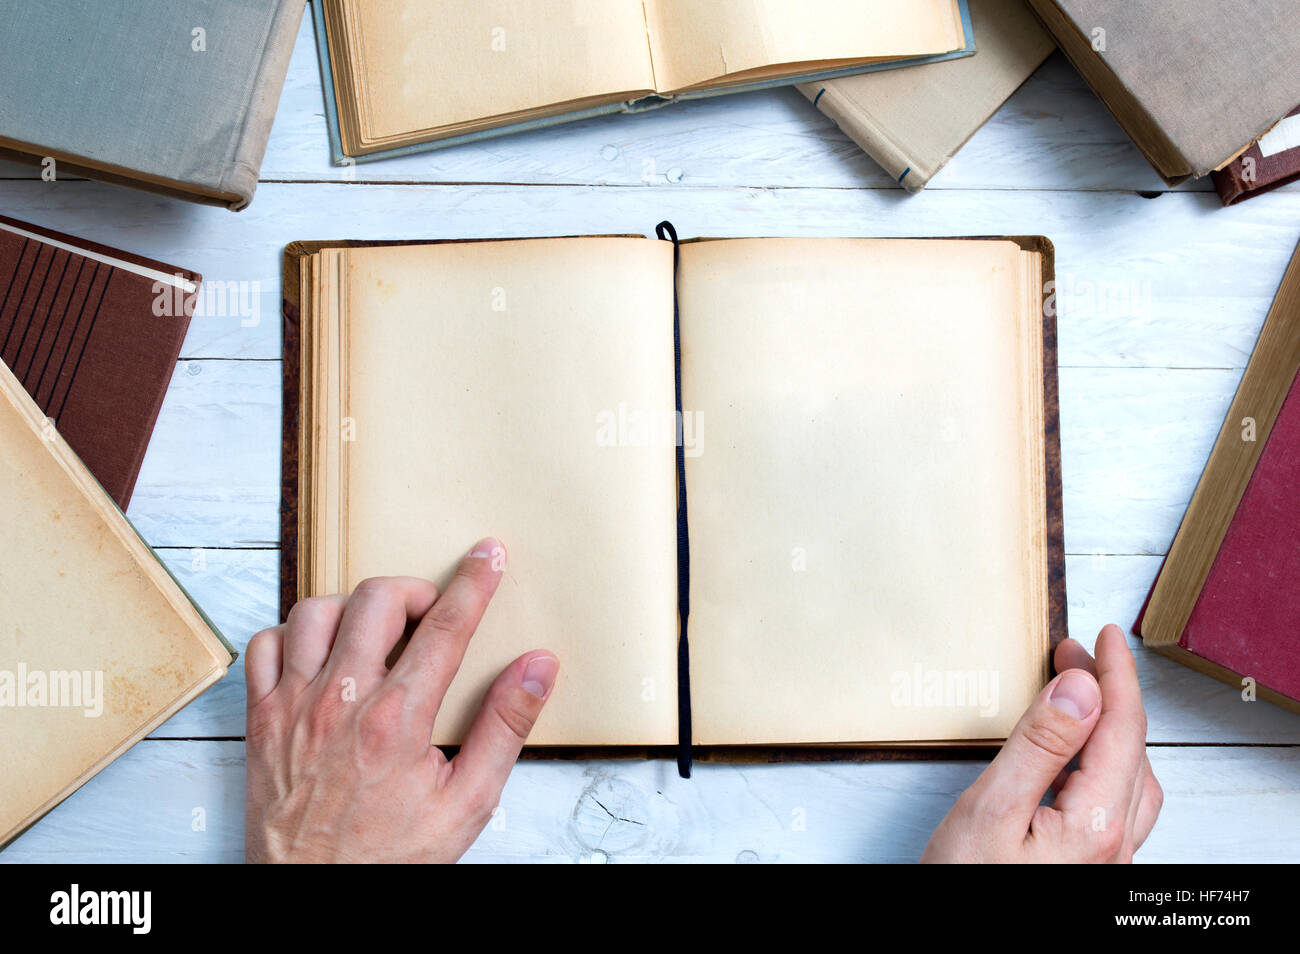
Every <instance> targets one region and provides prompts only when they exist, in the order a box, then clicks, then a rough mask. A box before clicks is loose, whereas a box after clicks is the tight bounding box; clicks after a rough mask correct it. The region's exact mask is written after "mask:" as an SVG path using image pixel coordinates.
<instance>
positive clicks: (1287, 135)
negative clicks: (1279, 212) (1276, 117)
mask: <svg viewBox="0 0 1300 954" xmlns="http://www.w3.org/2000/svg"><path fill="white" fill-rule="evenodd" d="M1297 179H1300V106H1297V107H1296V108H1295V109H1293V110H1291V112H1290V114H1288V115H1287V117H1286V118H1285V119H1283V120H1282V121H1281V122H1280V123H1278V124H1277V125H1276V126H1274V127H1273V128H1272V129H1270V130H1269V131H1268V132H1266V133H1265V134H1264V135H1262V136H1260V137H1259V139H1258V140H1257V141H1256V142H1254V143H1252V144H1251V147H1250V148H1249V149H1247V150H1246V151H1245V152H1243V153H1242V154H1241V155H1240V156H1238V157H1237V158H1236V159H1234V160H1232V162H1230V163H1228V164H1227V165H1226V166H1224V167H1223V168H1222V169H1220V170H1218V171H1217V172H1215V173H1214V188H1215V189H1217V190H1218V192H1219V198H1220V199H1222V200H1223V204H1224V205H1236V204H1237V203H1238V202H1244V201H1245V200H1246V199H1252V198H1254V197H1255V196H1257V195H1262V194H1263V193H1265V192H1269V191H1271V190H1273V189H1276V188H1279V187H1280V186H1284V185H1286V184H1287V183H1288V182H1295V181H1296V180H1297Z"/></svg>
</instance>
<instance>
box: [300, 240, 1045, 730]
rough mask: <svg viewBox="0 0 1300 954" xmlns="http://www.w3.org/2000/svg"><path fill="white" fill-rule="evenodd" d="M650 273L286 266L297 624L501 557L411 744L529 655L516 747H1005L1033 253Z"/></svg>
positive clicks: (660, 251) (1033, 249) (1039, 404)
mask: <svg viewBox="0 0 1300 954" xmlns="http://www.w3.org/2000/svg"><path fill="white" fill-rule="evenodd" d="M661 228H665V227H661ZM675 248H677V246H676V245H675V243H674V242H668V241H658V240H654V239H647V238H644V237H635V236H595V237H572V238H555V239H519V240H506V241H491V240H482V241H468V242H432V243H351V242H311V243H295V244H294V245H291V246H289V247H288V248H287V249H286V253H285V274H284V288H285V317H286V321H285V333H286V339H285V369H286V379H285V405H284V407H285V411H284V422H285V448H284V455H283V460H284V462H285V473H284V478H285V493H284V508H283V527H284V532H283V540H284V544H283V555H284V561H285V562H284V565H283V569H282V583H283V585H284V587H285V591H284V596H283V603H284V606H285V608H286V610H287V607H288V606H289V605H291V604H292V602H293V601H294V600H295V599H297V598H299V597H304V596H310V595H319V594H325V593H332V592H347V591H350V590H351V589H352V588H353V587H354V586H355V585H356V584H357V583H358V582H359V581H360V580H362V579H363V578H366V577H369V576H374V575H390V574H395V573H401V574H417V575H424V576H427V577H429V578H431V579H434V580H437V581H445V580H446V578H447V576H448V574H449V573H450V572H451V571H452V569H453V568H454V567H455V565H456V563H457V561H458V560H459V558H460V557H461V556H463V553H464V550H465V548H466V547H467V546H469V545H471V544H472V543H473V542H474V541H475V540H477V539H479V538H480V537H482V536H484V535H485V534H488V533H491V534H495V535H496V536H498V537H499V538H500V539H502V540H503V541H504V542H505V543H506V545H507V547H508V548H509V553H510V561H509V566H508V568H507V570H506V574H507V575H506V578H505V580H504V581H503V582H502V585H501V587H500V589H499V590H498V593H497V595H496V597H495V599H494V600H493V602H492V605H491V607H490V608H489V610H488V613H487V616H486V618H485V619H484V621H483V623H482V624H481V626H480V627H479V631H478V635H477V636H476V637H475V639H474V641H473V643H472V645H471V647H470V650H469V653H468V655H467V657H466V659H465V662H464V665H463V666H462V667H461V670H460V675H459V677H458V679H457V681H456V683H455V685H454V686H453V688H452V690H451V692H450V694H449V695H448V697H447V700H446V702H445V704H444V706H443V709H442V712H441V714H440V716H439V719H438V722H437V725H436V726H435V728H434V741H435V742H438V743H444V744H451V743H455V742H456V741H458V740H459V739H460V738H461V735H462V733H463V732H464V730H465V727H466V725H467V722H468V720H469V718H470V716H471V714H472V713H473V711H474V710H475V708H476V707H477V705H478V703H479V700H480V698H481V695H482V692H483V691H484V689H485V687H486V686H487V685H488V682H489V680H490V678H491V677H492V675H493V674H494V673H495V672H496V671H497V670H498V669H499V668H500V666H501V665H502V664H503V663H504V662H506V661H508V660H510V659H512V658H514V657H515V656H516V655H517V654H518V653H520V652H522V651H523V650H524V649H526V648H528V647H534V646H538V647H548V648H550V649H551V650H553V651H555V652H557V653H558V654H559V656H560V657H561V659H562V660H563V665H562V670H561V675H560V684H559V687H558V689H557V690H556V692H555V694H554V695H553V697H552V698H551V701H550V702H549V703H548V705H547V709H546V712H545V713H544V714H543V716H542V718H541V721H540V722H539V723H538V725H537V727H536V729H535V731H534V734H533V735H532V737H531V743H532V745H534V746H540V747H552V746H558V747H573V746H581V747H591V746H597V747H605V746H621V747H629V746H630V747H640V748H644V747H650V748H652V749H653V748H654V747H660V746H673V745H677V744H679V743H685V744H686V745H687V746H689V745H690V744H691V743H694V744H695V745H700V746H705V747H718V746H723V747H733V746H772V745H779V746H785V745H800V746H803V745H809V744H811V745H823V746H842V745H852V746H871V745H885V744H888V745H903V746H920V747H933V746H938V747H942V746H953V745H972V744H987V743H989V742H990V741H991V740H992V741H996V740H998V739H1001V738H1003V737H1004V736H1005V735H1006V733H1007V732H1008V731H1009V729H1010V728H1011V726H1012V725H1013V724H1014V723H1015V721H1016V719H1017V718H1018V717H1019V715H1020V713H1021V711H1022V710H1023V708H1024V706H1025V704H1027V703H1028V702H1029V700H1030V699H1032V698H1033V696H1034V694H1035V693H1036V692H1037V691H1038V690H1039V689H1040V688H1041V686H1042V685H1043V683H1044V680H1045V679H1046V677H1047V675H1048V666H1049V645H1050V644H1051V643H1052V641H1053V640H1055V639H1059V638H1061V637H1062V636H1063V635H1064V630H1065V594H1064V575H1063V555H1062V553H1063V550H1062V543H1061V540H1062V537H1061V520H1060V514H1061V511H1060V470H1059V462H1060V458H1059V449H1058V443H1057V402H1056V352H1055V319H1054V318H1053V317H1052V314H1051V311H1050V309H1045V298H1044V294H1043V292H1044V288H1045V287H1047V286H1046V283H1047V282H1048V281H1050V280H1051V275H1052V268H1051V259H1052V255H1051V246H1050V243H1047V242H1046V240H1043V239H1037V238H1035V239H933V240H926V239H852V238H846V239H797V238H796V239H777V238H771V239H732V240H695V241H688V242H683V243H681V244H680V248H679V253H678V255H677V256H676V257H675V254H674V252H675ZM675 339H676V340H677V341H678V342H679V343H680V356H681V357H680V363H679V364H678V363H677V362H676V361H675V357H674V353H675V352H674V342H675ZM678 380H680V400H679V399H678V398H679V395H678V392H677V382H678ZM679 491H680V492H679ZM679 502H680V503H681V504H682V505H683V506H682V509H681V510H679V509H678V505H679ZM679 543H680V544H681V546H680V547H679ZM679 627H680V629H679ZM679 634H680V637H681V638H680V639H679ZM679 676H689V679H688V680H686V679H681V678H679ZM688 715H689V717H690V718H689V720H687V718H686V716H688ZM801 751H802V750H801Z"/></svg>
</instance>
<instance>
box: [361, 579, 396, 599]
mask: <svg viewBox="0 0 1300 954" xmlns="http://www.w3.org/2000/svg"><path fill="white" fill-rule="evenodd" d="M392 585H393V581H392V579H391V578H389V577H386V576H371V577H367V578H366V579H364V580H362V581H361V582H360V583H358V584H357V586H356V589H354V590H353V591H352V595H353V596H360V597H364V598H370V597H374V596H380V595H382V594H383V593H385V592H386V591H387V590H388V589H389V588H390V587H391V586H392Z"/></svg>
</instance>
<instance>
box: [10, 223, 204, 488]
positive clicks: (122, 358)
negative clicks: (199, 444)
mask: <svg viewBox="0 0 1300 954" xmlns="http://www.w3.org/2000/svg"><path fill="white" fill-rule="evenodd" d="M201 281H202V278H201V277H200V276H199V275H198V274H196V273H194V272H191V271H188V270H186V269H181V268H176V267H175V266H172V265H167V264H164V263H163V262H157V261H154V260H152V259H147V258H144V257H142V256H139V255H132V254H130V253H127V252H122V251H119V250H117V249H113V248H109V247H107V246H104V245H98V244H96V243H94V242H87V241H84V240H82V239H78V238H74V237H73V236H70V235H65V234H62V233H60V232H55V231H52V230H50V229H45V228H41V227H40V226H36V225H31V224H28V223H26V222H20V221H18V220H16V219H10V218H7V217H5V216H0V358H2V359H3V360H4V362H5V364H6V365H8V366H9V369H10V370H11V371H13V373H14V376H15V377H17V378H18V380H19V381H20V382H22V385H23V387H24V388H25V389H26V390H27V393H28V394H30V395H31V396H32V399H33V400H34V401H35V402H36V404H37V406H38V407H39V408H40V409H41V412H42V413H44V414H45V415H46V416H47V417H48V418H49V419H50V421H51V422H52V424H53V427H54V428H55V429H57V430H58V432H59V433H60V434H61V435H62V436H63V438H64V439H65V440H66V441H67V442H68V444H69V445H70V446H71V447H72V449H73V450H74V451H76V453H77V455H78V456H79V457H80V458H81V459H82V461H83V462H84V463H85V465H86V467H87V468H88V469H89V470H90V472H91V473H92V474H93V475H94V477H95V479H96V480H98V481H99V483H100V484H101V485H102V486H103V487H104V489H105V490H106V491H107V492H108V494H109V496H111V497H112V498H113V500H114V501H115V502H116V503H117V505H118V506H119V507H121V508H122V509H123V510H125V509H126V506H127V504H128V503H129V502H130V500H131V492H132V490H133V489H134V488H135V481H136V477H137V476H138V475H139V473H140V464H141V463H142V462H143V460H144V454H145V450H146V449H147V448H148V446H149V438H150V435H151V434H152V433H153V427H154V423H155V422H156V421H157V419H158V411H159V410H160V409H161V408H162V402H163V397H164V395H165V394H166V393H167V385H168V384H169V383H170V382H171V377H172V372H173V371H174V370H175V368H176V360H177V358H178V357H179V355H180V351H181V345H182V343H183V342H184V341H185V333H186V331H187V330H188V328H189V324H190V316H191V315H192V314H193V312H194V306H195V303H196V301H197V296H198V289H199V285H200V283H201Z"/></svg>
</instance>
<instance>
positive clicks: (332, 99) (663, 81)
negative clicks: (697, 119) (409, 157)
mask: <svg viewBox="0 0 1300 954" xmlns="http://www.w3.org/2000/svg"><path fill="white" fill-rule="evenodd" d="M313 6H314V9H315V16H316V28H317V29H316V34H317V41H318V43H319V44H320V46H321V69H322V73H323V79H324V85H325V96H326V116H327V117H328V119H329V123H330V133H331V140H332V143H333V146H334V152H335V156H334V158H335V161H336V162H341V161H343V160H344V159H345V157H354V158H363V157H367V156H370V157H374V158H378V157H380V156H381V155H384V156H387V155H394V154H398V153H401V152H406V151H410V150H411V149H413V148H423V149H428V148H432V147H433V146H434V145H448V144H450V143H453V142H464V141H466V140H470V139H476V138H481V137H482V136H485V135H500V134H501V133H504V132H510V131H515V130H519V129H525V128H531V127H534V126H538V125H549V124H553V123H557V122H568V121H572V120H576V119H584V118H587V117H590V116H595V115H600V114H602V113H609V112H617V111H625V112H634V111H639V110H643V109H648V108H652V107H654V106H659V105H663V104H664V103H666V102H671V101H672V100H673V99H675V98H693V97H698V96H709V95H716V94H718V93H723V92H735V91H738V90H741V89H750V88H755V87H757V86H763V85H772V84H775V83H790V82H793V81H794V80H795V79H798V78H808V79H811V78H813V77H818V78H822V77H826V76H830V75H843V74H847V73H852V72H859V71H862V70H866V69H872V68H876V67H882V66H891V67H892V66H899V65H908V64H913V63H923V62H932V61H933V60H934V59H937V58H947V57H951V56H964V55H969V54H970V53H973V52H974V46H973V43H972V42H971V40H970V30H969V17H968V15H967V13H966V9H965V0H907V2H906V3H896V2H887V0H802V2H798V3H795V2H791V0H524V2H520V0H365V2H361V0H321V2H318V3H316V4H314V5H313Z"/></svg>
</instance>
